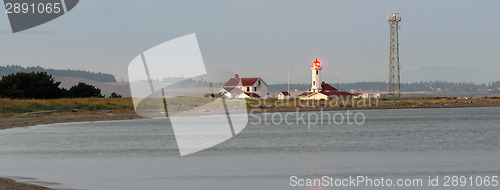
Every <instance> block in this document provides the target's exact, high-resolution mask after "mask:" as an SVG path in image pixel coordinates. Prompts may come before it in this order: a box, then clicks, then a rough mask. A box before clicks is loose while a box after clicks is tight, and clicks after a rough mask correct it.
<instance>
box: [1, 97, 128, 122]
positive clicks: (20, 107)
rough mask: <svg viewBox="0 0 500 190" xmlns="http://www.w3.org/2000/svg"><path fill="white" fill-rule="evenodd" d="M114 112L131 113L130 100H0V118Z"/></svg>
mask: <svg viewBox="0 0 500 190" xmlns="http://www.w3.org/2000/svg"><path fill="white" fill-rule="evenodd" d="M74 109H78V110H80V111H88V112H92V111H95V112H97V111H100V110H115V111H120V112H133V109H134V106H133V104H132V99H131V98H61V99H50V100H35V99H32V100H15V99H0V118H1V117H7V116H9V114H16V113H27V112H33V111H40V110H57V111H58V112H72V111H73V110H74Z"/></svg>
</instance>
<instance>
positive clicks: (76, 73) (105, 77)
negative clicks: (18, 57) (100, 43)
mask: <svg viewBox="0 0 500 190" xmlns="http://www.w3.org/2000/svg"><path fill="white" fill-rule="evenodd" d="M18 72H27V73H30V72H46V73H47V74H50V75H52V76H54V77H77V78H82V79H87V80H92V81H97V82H116V78H115V76H114V75H112V74H107V73H101V72H97V73H96V72H90V71H83V70H69V69H67V70H58V69H45V68H42V67H40V66H37V67H22V66H18V65H7V66H0V77H2V76H6V75H9V74H12V73H18Z"/></svg>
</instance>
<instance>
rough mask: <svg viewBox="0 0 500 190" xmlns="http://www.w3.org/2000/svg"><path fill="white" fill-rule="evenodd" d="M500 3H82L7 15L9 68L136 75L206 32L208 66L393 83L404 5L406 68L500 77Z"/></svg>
mask: <svg viewBox="0 0 500 190" xmlns="http://www.w3.org/2000/svg"><path fill="white" fill-rule="evenodd" d="M499 8H500V1H495V0H490V1H486V0H483V1H481V0H480V1H468V0H459V1H457V0H448V1H443V0H431V1H422V0H420V1H379V0H378V1H374V0H364V1H352V0H350V1H347V0H346V1H332V0H310V1H305V0H296V1H294V0H266V1H263V0H252V1H250V0H245V1H230V0H210V1H207V0H195V1H188V0H183V1H166V0H150V1H148V0H134V1H131V0H105V1H102V0H82V1H80V3H79V4H78V5H77V6H76V7H75V8H74V9H73V10H71V11H70V12H68V13H67V14H66V15H63V16H62V17H60V18H58V19H56V20H53V21H51V22H49V23H46V24H44V25H41V26H38V27H36V28H32V29H30V30H27V31H24V32H20V33H16V34H12V32H11V31H10V26H9V21H8V18H7V15H6V14H0V42H1V45H0V48H1V51H0V52H1V54H0V56H1V58H2V59H1V62H0V65H13V64H14V65H21V66H36V65H40V66H42V67H46V68H56V69H83V70H90V71H101V72H106V73H112V74H114V75H116V76H117V79H118V80H119V81H120V80H121V79H122V78H123V79H124V80H127V66H128V64H129V63H130V61H132V59H133V58H134V57H136V56H137V55H139V54H140V53H141V52H143V51H145V50H147V49H149V48H151V47H153V46H155V45H157V44H160V43H163V42H165V41H168V40H171V39H174V38H177V37H180V36H184V35H187V34H190V33H196V35H197V37H198V42H199V45H200V47H201V52H202V54H203V58H204V60H205V64H206V67H207V69H208V70H227V71H232V72H236V73H239V74H240V76H259V77H263V79H264V80H265V81H267V82H268V83H281V82H286V78H287V68H290V73H291V82H295V83H309V81H310V74H311V73H310V69H309V67H310V65H311V63H312V62H313V61H314V59H315V58H318V59H320V60H322V62H323V66H324V70H323V79H324V80H325V81H331V82H336V80H337V77H338V78H339V79H340V80H341V82H353V81H387V73H388V71H387V70H388V44H389V25H388V23H387V19H386V17H387V15H386V14H385V13H386V12H391V11H398V10H399V12H401V13H403V14H402V15H401V16H402V17H403V22H402V26H401V30H400V44H401V45H400V46H401V54H400V57H401V58H400V59H401V65H402V69H403V71H405V72H408V71H418V70H419V69H420V68H424V67H427V68H428V67H429V66H449V67H459V68H463V69H471V70H474V71H477V72H475V73H485V74H488V75H490V76H491V75H493V76H500V72H499V71H500V64H499V63H500V62H499V61H500V21H499V20H500V11H498V10H499ZM179 64H181V63H179ZM441 68H442V67H441ZM185 69H189V68H185ZM403 73H404V72H403ZM420 77H421V80H427V79H428V78H432V76H426V75H425V73H422V76H420ZM471 77H473V79H472V80H475V81H477V82H483V81H485V80H486V79H484V78H481V75H478V76H471ZM474 77H477V78H474ZM496 79H497V80H500V77H497V78H496ZM402 80H403V81H405V77H404V76H402Z"/></svg>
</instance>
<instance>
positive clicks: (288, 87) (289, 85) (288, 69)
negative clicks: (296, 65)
mask: <svg viewBox="0 0 500 190" xmlns="http://www.w3.org/2000/svg"><path fill="white" fill-rule="evenodd" d="M287 92H288V94H290V66H289V67H288V91H287Z"/></svg>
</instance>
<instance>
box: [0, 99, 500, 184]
mask: <svg viewBox="0 0 500 190" xmlns="http://www.w3.org/2000/svg"><path fill="white" fill-rule="evenodd" d="M352 112H353V113H358V112H361V113H363V114H364V115H365V116H366V121H365V123H364V124H363V125H361V126H356V125H347V124H344V125H334V124H330V125H328V124H323V125H312V126H311V128H310V129H308V127H307V125H304V124H303V123H300V122H294V120H295V119H296V118H294V117H288V119H289V123H290V122H291V123H293V124H291V125H287V124H285V123H283V124H278V125H273V124H249V125H248V126H247V127H246V128H245V129H244V130H243V131H242V132H241V133H240V134H238V135H237V136H236V137H234V138H232V139H230V140H228V141H226V142H224V143H221V144H219V145H217V146H215V147H212V148H210V149H207V150H204V151H201V152H198V153H195V154H191V155H188V156H184V157H181V156H179V151H178V149H177V144H176V141H175V137H174V135H173V132H172V129H171V127H169V125H168V121H167V120H166V119H148V120H133V121H112V122H87V123H72V124H56V125H45V126H36V127H29V128H16V129H8V130H2V131H0V175H1V176H10V177H12V176H14V177H15V176H22V177H30V178H36V180H38V181H47V182H57V183H61V184H59V185H58V184H48V185H49V186H51V187H54V188H71V189H309V187H290V177H291V176H298V177H301V178H318V177H322V176H325V175H326V176H331V177H335V178H345V177H349V176H358V175H359V176H372V177H387V178H424V179H427V178H428V176H445V175H460V176H462V175H463V176H491V175H497V176H500V164H499V163H500V162H499V160H500V108H457V109H411V110H369V111H352ZM341 113H344V114H345V111H343V112H341ZM282 114H283V113H282ZM267 116H269V115H267ZM258 117H259V118H261V119H262V118H263V117H264V115H258ZM258 120H259V119H257V118H256V117H250V122H251V123H255V122H256V121H258ZM306 122H307V121H306ZM18 179H20V180H21V181H23V180H24V181H28V182H30V181H33V180H32V179H21V178H18ZM497 188H498V187H496V188H492V187H490V188H484V189H497ZM318 189H330V188H328V187H323V188H318ZM331 189H339V188H331ZM344 189H361V188H360V187H350V188H344ZM370 189H373V188H370ZM381 189H387V188H381ZM406 189H408V188H406ZM412 189H413V188H412ZM419 189H436V188H423V187H422V188H419ZM443 189H446V188H443ZM462 189H470V187H469V188H467V187H464V188H462ZM474 189H480V188H474Z"/></svg>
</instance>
